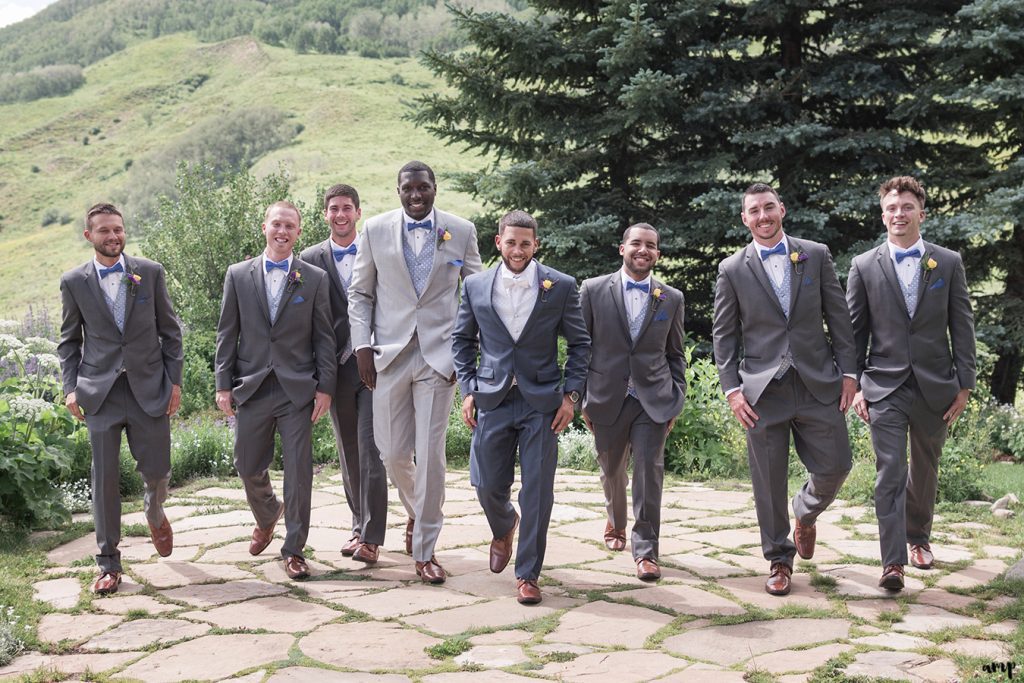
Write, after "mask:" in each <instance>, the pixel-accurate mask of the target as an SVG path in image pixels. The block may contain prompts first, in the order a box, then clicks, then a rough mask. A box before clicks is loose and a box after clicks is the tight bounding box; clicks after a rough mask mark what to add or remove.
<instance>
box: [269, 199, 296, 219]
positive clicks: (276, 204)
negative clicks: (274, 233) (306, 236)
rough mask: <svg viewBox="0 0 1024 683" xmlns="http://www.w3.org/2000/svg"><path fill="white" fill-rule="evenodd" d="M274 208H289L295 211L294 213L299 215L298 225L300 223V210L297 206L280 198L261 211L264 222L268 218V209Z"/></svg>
mask: <svg viewBox="0 0 1024 683" xmlns="http://www.w3.org/2000/svg"><path fill="white" fill-rule="evenodd" d="M274 208H281V209H291V210H292V211H294V212H295V215H296V216H298V217H299V225H302V212H301V211H299V207H297V206H295V205H294V204H292V203H291V202H290V201H288V200H287V199H282V200H280V201H277V202H274V203H273V204H271V205H270V206H268V207H267V210H266V211H264V212H263V221H264V222H266V220H267V219H268V218H270V210H271V209H274Z"/></svg>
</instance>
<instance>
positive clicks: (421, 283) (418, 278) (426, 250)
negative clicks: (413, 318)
mask: <svg viewBox="0 0 1024 683" xmlns="http://www.w3.org/2000/svg"><path fill="white" fill-rule="evenodd" d="M430 235H431V236H430V237H429V238H427V243H426V244H424V245H423V248H422V249H421V250H420V253H419V254H414V253H413V251H412V247H410V246H409V240H407V239H406V238H405V235H402V252H403V253H404V254H405V265H406V266H408V267H409V275H410V276H411V277H412V286H413V288H414V289H415V290H416V297H417V298H418V297H420V296H421V295H422V294H423V289H424V288H425V287H426V286H427V278H428V277H430V269H431V268H433V266H434V250H435V249H437V245H436V244H435V238H434V231H433V230H431V231H430Z"/></svg>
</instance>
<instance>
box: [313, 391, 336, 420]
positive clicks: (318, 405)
mask: <svg viewBox="0 0 1024 683" xmlns="http://www.w3.org/2000/svg"><path fill="white" fill-rule="evenodd" d="M330 409H331V395H330V394H325V393H324V392H322V391H318V392H316V396H314V397H313V416H312V417H311V418H310V422H316V421H317V420H319V419H320V418H321V417H323V416H324V415H326V414H327V411H328V410H330Z"/></svg>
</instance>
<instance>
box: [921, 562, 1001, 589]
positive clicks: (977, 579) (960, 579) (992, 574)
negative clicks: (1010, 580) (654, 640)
mask: <svg viewBox="0 0 1024 683" xmlns="http://www.w3.org/2000/svg"><path fill="white" fill-rule="evenodd" d="M1004 571H1006V563H1005V562H1003V561H1002V560H998V559H990V560H975V561H974V564H972V565H971V566H970V567H967V568H966V569H961V570H960V571H958V572H953V573H952V574H947V575H946V576H944V577H942V578H941V579H939V581H938V583H937V584H936V585H937V586H939V587H940V588H965V589H967V588H974V587H976V586H981V585H982V584H986V583H988V582H989V581H991V580H992V579H994V578H996V577H997V576H999V575H1000V574H1002V573H1003V572H1004Z"/></svg>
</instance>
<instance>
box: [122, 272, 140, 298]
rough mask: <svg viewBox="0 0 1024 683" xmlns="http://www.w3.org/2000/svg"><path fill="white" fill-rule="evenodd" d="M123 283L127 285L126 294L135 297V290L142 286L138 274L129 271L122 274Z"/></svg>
mask: <svg viewBox="0 0 1024 683" xmlns="http://www.w3.org/2000/svg"><path fill="white" fill-rule="evenodd" d="M122 279H123V280H124V283H125V284H126V285H128V293H129V294H131V295H132V296H135V288H136V287H138V286H139V285H140V284H142V276H141V275H139V274H138V273H136V272H134V271H131V270H129V271H128V272H127V273H125V274H124V278H122Z"/></svg>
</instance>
